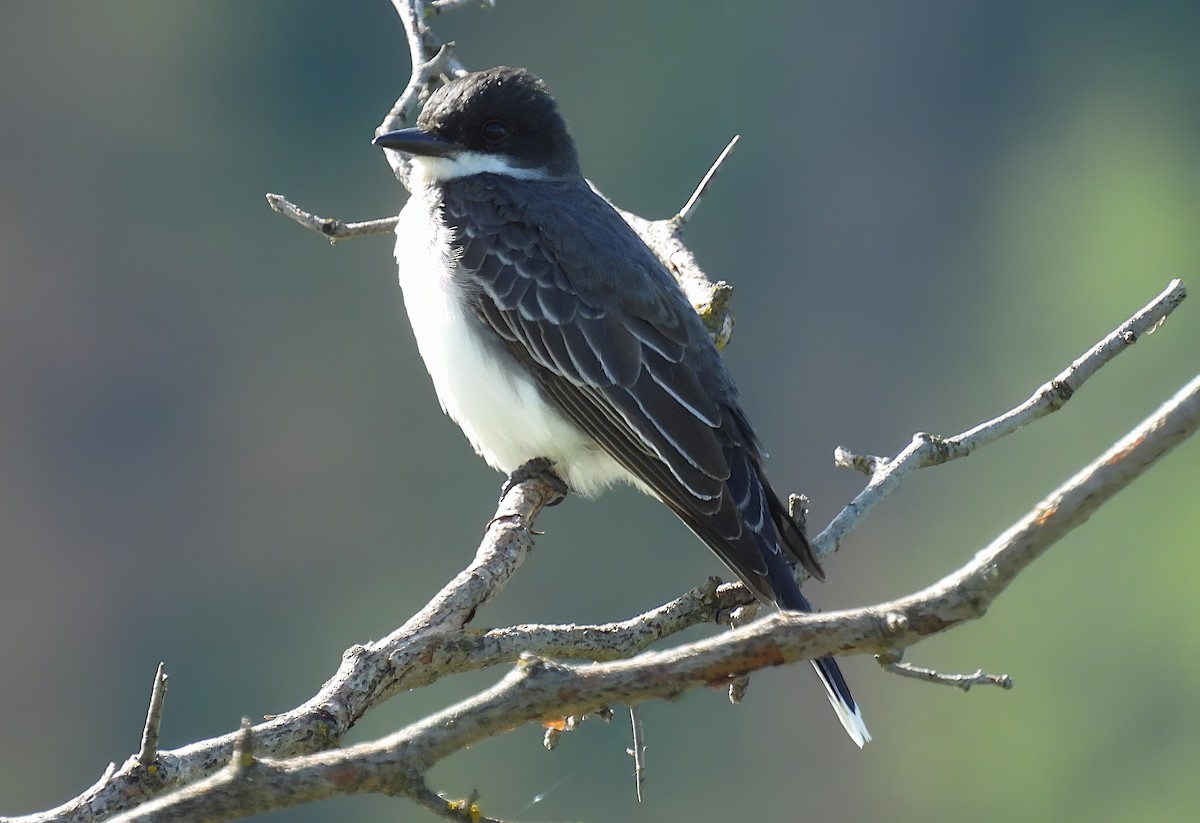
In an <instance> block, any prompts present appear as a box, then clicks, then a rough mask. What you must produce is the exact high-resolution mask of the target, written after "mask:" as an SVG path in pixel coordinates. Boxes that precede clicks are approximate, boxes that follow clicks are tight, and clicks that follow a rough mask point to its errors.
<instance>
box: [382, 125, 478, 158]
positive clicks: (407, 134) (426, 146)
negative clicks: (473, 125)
mask: <svg viewBox="0 0 1200 823" xmlns="http://www.w3.org/2000/svg"><path fill="white" fill-rule="evenodd" d="M372 142H373V143H374V144H375V145H376V146H379V147H381V148H385V149H395V150H396V151H402V152H404V153H405V154H419V155H424V156H426V157H445V156H446V155H448V154H451V153H452V152H454V151H456V150H457V149H458V147H457V146H456V145H454V144H453V143H451V142H449V141H448V140H443V139H442V138H440V137H438V136H437V135H435V134H430V133H429V132H427V131H422V130H421V129H400V131H389V132H388V133H387V134H381V135H379V136H378V137H376V138H375V139H374V140H373V141H372Z"/></svg>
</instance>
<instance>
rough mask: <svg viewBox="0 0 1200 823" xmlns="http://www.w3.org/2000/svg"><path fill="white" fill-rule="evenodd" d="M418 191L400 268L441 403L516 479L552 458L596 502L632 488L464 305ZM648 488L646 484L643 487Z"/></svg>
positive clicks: (406, 217) (401, 243) (404, 224)
mask: <svg viewBox="0 0 1200 823" xmlns="http://www.w3.org/2000/svg"><path fill="white" fill-rule="evenodd" d="M414 188H415V189H416V190H417V191H416V192H415V193H414V194H413V195H412V196H411V197H410V198H409V201H408V203H407V204H405V206H404V210H403V211H402V212H401V213H400V222H399V223H398V224H397V225H396V262H397V264H398V266H399V270H400V288H401V290H402V291H403V292H404V305H405V308H406V309H407V310H408V319H409V322H410V323H411V324H412V330H413V334H414V336H415V337H416V339H417V349H418V350H419V351H420V352H421V359H423V360H424V361H425V367H426V368H427V369H428V370H429V376H430V377H432V378H433V386H434V389H436V391H437V395H438V400H439V401H441V404H442V409H443V410H444V411H445V412H446V414H448V415H450V417H451V418H452V419H453V420H454V422H456V423H458V425H459V427H460V428H462V430H463V433H464V434H466V436H467V439H468V440H470V441H471V445H472V446H474V447H475V451H476V452H478V453H479V454H480V455H481V456H482V457H483V458H484V459H485V460H486V461H487V462H488V463H489V464H491V465H492V466H494V467H495V468H497V469H499V470H500V471H502V472H505V473H506V474H507V473H511V472H512V471H513V470H514V469H516V468H517V467H519V466H521V465H522V464H523V463H525V462H526V461H528V460H531V459H533V458H535V457H546V458H549V459H550V460H551V461H552V462H553V463H554V464H555V468H556V470H557V471H558V473H559V475H560V476H561V477H562V478H563V479H564V480H566V481H567V484H568V485H569V486H570V487H571V490H572V491H574V492H577V493H580V494H584V495H592V494H596V493H598V492H599V491H601V490H602V489H603V488H604V487H605V486H608V485H610V484H612V483H613V482H614V481H616V480H631V478H630V476H629V474H628V472H626V471H625V469H623V468H622V467H621V466H620V465H619V464H618V463H616V461H614V460H613V459H612V458H611V457H609V456H608V455H607V454H606V453H605V452H604V451H603V450H601V449H600V447H599V446H597V445H596V443H595V441H594V440H592V439H591V438H590V437H588V436H587V435H585V434H583V433H582V432H581V431H579V429H578V428H577V427H576V426H575V425H574V424H573V423H571V422H570V421H568V420H567V419H566V417H564V416H563V415H562V414H561V413H560V412H559V411H558V410H557V409H556V408H554V407H553V406H551V405H550V404H548V403H547V402H546V401H545V400H544V399H543V398H542V395H541V393H540V392H539V391H538V389H537V387H536V386H535V385H534V383H533V381H532V379H531V378H529V377H527V376H525V375H524V374H523V373H520V372H519V371H517V370H516V369H515V368H514V366H513V364H512V363H510V362H508V361H507V359H505V358H502V357H499V356H497V354H498V353H497V352H495V351H493V350H491V349H490V348H489V347H488V346H487V345H486V344H485V343H484V339H483V337H482V336H481V335H482V333H484V332H485V331H486V330H485V329H484V328H483V326H482V325H481V323H480V321H479V320H477V319H476V318H474V317H471V316H468V314H467V312H466V311H465V310H464V309H463V307H462V306H461V305H460V303H459V301H458V299H457V296H456V293H455V290H454V288H453V286H452V285H451V283H450V282H449V280H450V273H451V267H452V265H453V264H452V263H451V261H449V260H447V259H446V257H445V256H444V254H442V252H441V251H440V250H443V249H449V242H448V241H449V237H448V230H447V229H446V228H445V227H444V226H443V225H442V222H441V218H440V215H431V214H430V197H429V194H428V193H429V190H428V189H425V188H424V187H421V186H414ZM638 485H640V484H638Z"/></svg>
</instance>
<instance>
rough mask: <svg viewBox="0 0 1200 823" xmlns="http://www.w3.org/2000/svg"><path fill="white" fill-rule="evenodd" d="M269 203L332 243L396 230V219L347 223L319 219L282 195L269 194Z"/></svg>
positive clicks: (325, 218) (331, 218) (276, 209)
mask: <svg viewBox="0 0 1200 823" xmlns="http://www.w3.org/2000/svg"><path fill="white" fill-rule="evenodd" d="M267 203H268V204H270V206H271V208H272V209H274V210H275V211H276V212H278V213H279V214H282V215H283V216H284V217H289V218H291V219H292V220H295V221H296V222H297V223H299V224H300V225H301V226H303V227H304V228H306V229H309V230H310V231H315V232H318V233H319V234H323V235H325V236H326V237H328V238H329V242H330V243H336V242H337V241H338V240H344V239H346V238H353V237H367V236H370V235H377V234H391V233H392V232H393V231H395V230H396V219H397V218H395V217H381V218H379V219H377V220H364V221H362V222H359V223H346V222H343V221H342V220H339V219H337V218H336V217H318V216H317V215H315V214H310V213H309V212H306V211H305V210H304V209H302V208H300V207H299V206H297V205H295V204H294V203H291V202H290V201H288V200H287V199H286V198H285V197H284V196H283V195H281V194H268V195H267Z"/></svg>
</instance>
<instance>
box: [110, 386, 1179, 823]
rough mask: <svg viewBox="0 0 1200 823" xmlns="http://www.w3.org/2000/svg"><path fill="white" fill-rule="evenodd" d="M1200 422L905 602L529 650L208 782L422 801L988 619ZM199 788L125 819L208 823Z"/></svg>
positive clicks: (1077, 487)
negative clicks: (699, 693) (569, 659)
mask: <svg viewBox="0 0 1200 823" xmlns="http://www.w3.org/2000/svg"><path fill="white" fill-rule="evenodd" d="M1197 428H1200V377H1197V378H1195V379H1194V380H1193V381H1192V382H1191V383H1189V384H1188V385H1187V386H1185V387H1184V388H1183V389H1181V390H1180V391H1179V392H1178V393H1177V394H1176V396H1175V397H1174V398H1172V399H1171V400H1170V401H1168V402H1167V403H1166V404H1164V405H1163V406H1162V407H1161V408H1160V409H1159V410H1158V411H1157V412H1155V413H1154V414H1153V415H1152V416H1151V417H1149V418H1147V419H1146V420H1145V421H1144V422H1143V423H1142V424H1141V425H1139V426H1138V427H1137V428H1136V429H1134V430H1133V431H1131V432H1130V433H1129V434H1128V435H1126V436H1125V437H1123V438H1122V439H1121V440H1120V441H1119V442H1117V443H1116V444H1115V445H1114V446H1113V447H1111V448H1110V449H1109V450H1107V451H1106V452H1105V453H1104V454H1103V455H1101V456H1100V457H1099V458H1098V459H1097V460H1096V461H1094V462H1093V463H1092V464H1091V465H1089V466H1087V467H1086V468H1085V469H1083V470H1082V471H1080V472H1079V473H1078V474H1076V475H1075V477H1073V478H1071V479H1070V480H1069V481H1067V482H1066V483H1064V484H1063V485H1062V486H1060V487H1059V488H1058V489H1056V490H1055V491H1054V492H1053V493H1052V494H1051V495H1049V496H1048V497H1047V498H1046V499H1045V500H1043V501H1042V503H1040V504H1039V505H1038V506H1037V507H1036V508H1034V509H1033V510H1032V511H1031V512H1030V513H1029V514H1027V515H1026V516H1025V517H1024V518H1022V519H1021V520H1020V521H1018V522H1017V523H1016V524H1015V525H1014V526H1013V527H1012V528H1010V529H1009V530H1008V531H1006V532H1005V533H1004V534H1003V535H1001V536H1000V537H999V538H997V539H996V540H995V541H994V542H993V543H992V544H991V545H990V546H988V547H987V548H985V549H984V550H983V551H981V552H979V553H978V554H976V555H975V557H974V558H973V559H972V560H971V561H970V562H969V563H967V564H966V565H964V566H963V567H962V568H961V569H959V570H958V571H957V572H955V573H953V574H951V575H949V576H948V577H946V578H944V579H943V580H941V581H939V582H937V583H935V584H933V585H932V586H929V587H928V588H926V589H924V590H922V591H920V592H917V593H916V594H913V595H910V596H908V597H905V598H901V599H899V600H894V601H892V602H889V603H884V604H881V605H879V606H875V607H872V608H866V609H853V610H847V611H840V612H826V613H823V614H799V613H795V612H777V613H774V614H771V615H769V616H767V617H764V618H762V619H760V620H756V621H754V622H753V623H751V624H749V625H747V626H744V627H741V628H738V629H735V630H733V631H731V632H726V633H724V634H722V635H719V636H717V637H713V638H708V639H706V640H700V641H697V642H693V643H687V644H684V645H681V646H678V647H676V648H673V649H670V650H667V651H663V652H654V653H643V654H640V655H638V656H637V657H634V658H632V659H630V660H623V661H615V662H609V663H597V664H559V663H553V662H550V661H547V660H542V659H539V658H536V657H533V656H530V655H526V656H524V657H522V659H521V661H520V663H519V664H518V665H517V667H516V668H515V669H513V670H512V671H510V672H509V673H508V674H507V675H506V676H505V677H504V678H503V679H502V680H501V681H500V682H499V683H497V684H496V685H495V686H493V687H492V688H490V689H487V690H485V691H483V692H481V693H480V694H478V695H476V696H475V697H472V698H470V699H468V700H465V701H463V702H461V703H459V704H457V705H455V706H451V707H449V708H447V709H445V710H443V711H441V712H438V713H436V714H434V715H431V716H430V717H427V718H425V719H423V720H421V721H419V722H417V723H414V724H413V725H411V726H409V727H408V728H405V729H402V730H400V731H398V732H396V733H395V734H392V735H389V736H388V737H385V738H382V739H380V740H377V741H372V742H369V743H363V744H359V745H357V746H353V747H350V748H347V749H342V750H337V751H330V752H323V753H320V754H314V755H307V756H303V757H295V758H292V759H290V760H287V761H274V762H270V761H265V760H263V761H259V762H257V763H256V764H255V769H256V773H255V783H254V792H253V794H252V795H248V793H247V791H246V790H245V789H244V788H243V787H242V785H241V784H240V783H238V781H237V780H236V775H231V774H230V773H229V770H225V771H224V772H222V773H220V774H217V775H214V777H213V778H210V779H209V780H207V781H204V785H206V786H207V790H209V791H211V792H212V793H213V797H214V798H216V801H215V802H216V803H220V804H224V803H225V802H226V801H227V798H230V797H234V796H240V797H242V799H243V802H246V803H249V802H251V801H252V802H253V805H252V806H240V807H239V809H241V810H242V812H243V813H244V812H245V810H246V809H248V808H252V809H253V810H254V811H264V810H267V809H279V808H286V807H290V806H294V805H297V804H299V803H303V802H308V801H311V800H315V799H320V798H324V797H331V796H335V795H342V794H351V793H356V792H366V791H376V792H384V793H387V794H393V795H406V796H416V795H417V794H418V793H419V791H421V789H422V787H423V785H424V784H423V781H422V780H421V778H420V775H422V774H423V773H424V772H425V771H426V770H427V769H428V768H430V767H431V766H433V765H434V764H435V763H437V762H439V761H440V760H442V759H444V758H445V757H448V756H449V755H451V754H453V753H454V752H456V751H459V750H461V749H463V748H465V747H467V746H470V745H473V744H475V743H477V742H479V741H481V740H484V739H486V738H489V737H493V736H496V735H499V734H503V733H505V732H507V731H510V730H512V729H514V728H517V727H518V726H520V725H523V724H524V723H528V722H536V721H545V720H547V719H550V718H555V717H562V716H564V715H575V714H585V713H587V712H590V711H592V710H593V709H594V708H595V707H596V706H597V705H601V704H606V705H607V704H611V703H623V704H626V705H634V704H638V703H641V702H644V701H646V700H651V699H656V698H672V697H675V696H678V695H679V694H681V693H683V692H685V691H687V690H689V689H693V688H697V687H700V686H709V685H713V684H716V683H724V682H727V681H728V680H729V679H730V678H732V677H736V676H739V675H744V674H747V673H749V672H753V671H756V670H759V669H762V668H765V667H767V666H778V665H785V664H789V663H794V662H798V661H800V660H809V659H812V658H814V657H819V656H823V655H827V654H833V653H837V654H842V655H845V654H864V653H876V654H883V653H886V652H888V651H889V650H891V649H894V648H897V647H901V648H903V647H907V646H911V645H913V644H915V643H917V642H918V641H920V640H921V639H923V638H925V637H929V636H931V635H933V634H937V633H940V632H943V631H946V630H947V629H950V628H953V627H954V626H956V625H959V624H961V623H963V622H965V621H969V620H974V619H976V618H978V617H981V616H982V615H983V614H984V613H985V612H986V611H987V609H988V607H989V606H990V605H991V603H992V602H993V601H994V600H995V599H996V597H998V596H999V595H1000V594H1001V593H1002V592H1003V591H1004V590H1005V589H1006V588H1007V587H1008V585H1009V584H1010V583H1011V582H1012V581H1013V580H1014V579H1015V578H1016V577H1017V575H1018V574H1020V572H1021V571H1022V570H1024V569H1025V568H1027V567H1028V566H1029V565H1030V564H1031V563H1032V562H1033V561H1034V560H1036V559H1037V558H1038V557H1040V556H1041V555H1042V554H1043V553H1044V552H1045V551H1046V549H1048V548H1049V546H1051V545H1052V544H1053V543H1055V542H1056V541H1058V540H1059V539H1060V538H1061V537H1062V536H1063V535H1064V534H1066V533H1067V532H1068V531H1070V530H1071V529H1072V528H1074V527H1075V526H1077V525H1079V524H1080V523H1082V522H1084V521H1085V520H1086V519H1087V518H1088V516H1089V515H1090V514H1091V513H1092V512H1093V511H1095V510H1096V509H1097V508H1099V506H1101V505H1103V503H1104V502H1106V501H1107V500H1108V499H1110V498H1111V497H1112V496H1113V495H1114V494H1115V493H1116V492H1117V491H1118V490H1120V489H1121V488H1124V487H1125V486H1126V485H1128V484H1129V483H1130V482H1132V481H1133V480H1134V479H1135V478H1136V477H1138V476H1139V475H1140V474H1141V473H1142V472H1144V471H1145V470H1146V469H1147V468H1149V466H1151V465H1152V464H1153V463H1154V462H1155V461H1156V460H1158V459H1159V458H1160V457H1162V456H1163V455H1164V454H1166V453H1167V452H1169V451H1170V450H1171V449H1172V448H1174V447H1175V446H1176V445H1178V444H1179V443H1181V442H1182V441H1183V440H1184V439H1185V438H1187V437H1189V436H1190V435H1191V434H1193V433H1195V431H1196V429H1197ZM198 788H199V787H198V786H197V787H191V788H189V789H185V790H184V791H181V792H179V793H177V794H176V795H173V796H170V797H166V798H161V799H160V800H158V801H155V802H154V803H152V804H148V806H147V807H143V808H141V809H138V810H137V811H135V812H133V813H131V814H129V815H127V816H125V817H122V818H121V820H147V819H151V818H152V816H153V815H154V814H158V813H166V814H168V815H169V817H170V819H171V820H174V821H188V820H210V819H214V817H213V815H212V806H211V805H210V806H209V807H207V808H206V809H205V811H204V814H203V815H201V814H200V813H199V811H197V810H196V808H195V807H194V806H193V805H192V797H193V796H194V791H195V790H196V789H198Z"/></svg>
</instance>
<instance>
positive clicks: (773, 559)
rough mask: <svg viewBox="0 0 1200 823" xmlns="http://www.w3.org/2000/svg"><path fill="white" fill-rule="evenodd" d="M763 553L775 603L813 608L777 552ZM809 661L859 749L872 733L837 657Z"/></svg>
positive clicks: (799, 609)
mask: <svg viewBox="0 0 1200 823" xmlns="http://www.w3.org/2000/svg"><path fill="white" fill-rule="evenodd" d="M766 557H767V568H768V569H769V574H770V577H771V582H772V583H773V584H774V585H775V602H776V603H777V604H778V606H779V607H780V608H781V609H787V610H789V611H795V612H812V611H814V609H813V605H812V603H810V602H809V601H808V598H807V597H805V596H804V595H803V594H802V593H801V591H800V587H799V586H797V585H796V578H795V577H793V576H792V570H791V568H790V567H789V566H788V564H787V562H786V561H785V560H784V559H783V558H782V556H781V555H780V554H778V553H776V552H767V553H766ZM812 664H813V668H814V669H816V670H817V676H818V677H820V678H821V682H822V683H824V684H825V691H826V692H827V693H828V695H829V702H830V703H831V704H833V710H834V712H836V713H837V717H838V720H840V721H841V722H842V728H844V729H845V730H846V734H848V735H850V739H851V740H853V741H854V742H855V743H857V744H858V747H859V748H860V749H861V748H862V747H863V745H864V744H865V743H866V742H867V741H868V740H870V739H871V733H870V732H868V731H867V724H866V723H864V722H863V717H862V712H860V711H859V709H858V704H857V703H855V702H854V695H852V694H850V687H849V686H847V685H846V678H844V677H843V676H842V670H841V669H840V668H838V664H837V661H836V660H834V659H833V658H832V657H822V658H821V659H819V660H814V661H813V662H812Z"/></svg>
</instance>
